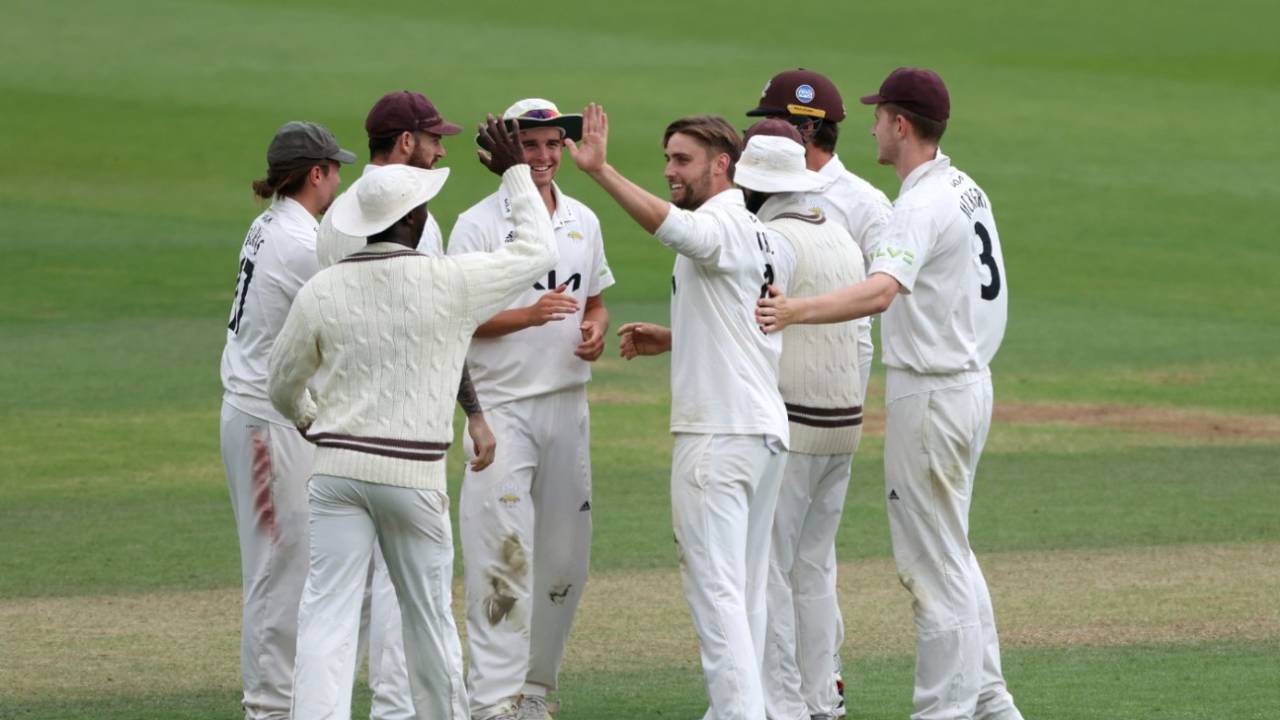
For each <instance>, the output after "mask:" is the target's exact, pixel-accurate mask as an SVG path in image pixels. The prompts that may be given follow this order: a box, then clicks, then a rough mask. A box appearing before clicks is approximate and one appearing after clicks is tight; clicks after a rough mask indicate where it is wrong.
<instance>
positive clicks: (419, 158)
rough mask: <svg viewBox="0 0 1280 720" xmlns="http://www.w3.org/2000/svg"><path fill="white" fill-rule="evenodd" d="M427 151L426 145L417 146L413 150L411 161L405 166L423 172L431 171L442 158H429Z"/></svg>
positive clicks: (419, 144) (420, 143)
mask: <svg viewBox="0 0 1280 720" xmlns="http://www.w3.org/2000/svg"><path fill="white" fill-rule="evenodd" d="M425 151H426V143H422V142H419V143H418V144H417V146H416V147H414V148H413V154H412V155H410V156H409V161H408V162H406V163H405V164H406V165H408V166H409V167H416V168H419V169H421V170H430V169H431V168H432V167H433V166H434V165H435V164H436V161H437V160H439V159H440V158H439V157H438V156H437V157H434V158H428V156H427V153H426V152H425Z"/></svg>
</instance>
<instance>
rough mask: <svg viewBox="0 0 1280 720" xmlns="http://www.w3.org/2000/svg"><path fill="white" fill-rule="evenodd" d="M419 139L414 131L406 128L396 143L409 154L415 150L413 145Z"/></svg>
mask: <svg viewBox="0 0 1280 720" xmlns="http://www.w3.org/2000/svg"><path fill="white" fill-rule="evenodd" d="M417 140H418V139H417V138H416V137H414V136H413V133H411V132H409V131H408V130H405V131H404V132H402V133H400V141H399V142H398V143H396V144H397V145H399V146H400V149H401V150H403V151H404V154H405V155H409V154H411V153H412V152H413V146H414V144H416V143H417Z"/></svg>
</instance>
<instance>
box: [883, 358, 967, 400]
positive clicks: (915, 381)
mask: <svg viewBox="0 0 1280 720" xmlns="http://www.w3.org/2000/svg"><path fill="white" fill-rule="evenodd" d="M990 377H991V368H989V367H984V368H980V369H978V370H964V371H961V372H958V373H947V374H945V375H927V374H924V373H918V372H915V371H913V370H904V369H902V368H887V369H886V372H885V375H884V402H885V404H886V405H887V404H889V403H891V402H893V401H894V400H897V399H899V398H904V397H906V396H908V395H918V394H920V393H923V392H932V391H934V390H943V389H945V388H951V387H963V386H965V385H972V384H974V383H976V382H982V381H983V380H986V379H988V378H990Z"/></svg>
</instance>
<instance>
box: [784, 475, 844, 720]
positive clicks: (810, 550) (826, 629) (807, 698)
mask: <svg viewBox="0 0 1280 720" xmlns="http://www.w3.org/2000/svg"><path fill="white" fill-rule="evenodd" d="M852 462H853V454H852V453H844V454H840V455H809V454H805V453H794V452H788V453H787V456H786V467H785V469H784V471H783V474H782V487H781V489H780V490H779V492H778V507H777V509H776V510H775V511H774V516H773V545H772V548H771V549H770V552H769V588H768V604H769V635H768V643H767V644H766V645H765V652H764V679H763V681H764V692H765V703H766V707H767V709H768V711H769V713H768V714H769V718H770V720H809V716H810V715H833V714H834V713H835V709H836V704H837V703H838V701H839V700H838V696H837V695H836V687H835V683H834V682H833V681H832V678H831V661H832V658H833V657H835V656H836V655H837V654H838V653H839V651H840V647H839V645H838V644H837V643H838V642H839V638H838V636H837V632H838V630H839V628H837V626H836V618H838V617H839V612H840V611H839V606H838V604H837V603H836V546H835V540H836V532H837V531H838V530H839V529H840V516H841V514H842V513H843V512H844V499H845V493H846V492H847V491H848V489H849V468H850V464H851V463H852Z"/></svg>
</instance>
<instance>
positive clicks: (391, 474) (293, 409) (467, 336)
mask: <svg viewBox="0 0 1280 720" xmlns="http://www.w3.org/2000/svg"><path fill="white" fill-rule="evenodd" d="M502 182H503V187H504V189H505V190H506V191H507V192H508V193H509V194H510V196H511V199H512V212H513V215H514V217H515V221H516V222H515V238H514V240H513V241H512V242H511V243H509V244H507V245H506V246H505V247H503V248H502V249H501V250H499V251H497V252H494V253H473V254H470V255H463V256H458V257H429V256H427V255H423V254H421V253H419V252H417V251H415V250H412V249H409V248H407V247H404V246H401V245H396V244H393V243H374V244H370V245H369V246H368V247H367V249H366V250H364V251H362V252H358V253H356V254H354V255H349V256H347V257H346V258H344V259H343V260H342V261H340V262H338V263H337V264H336V265H334V266H333V267H331V268H328V269H326V270H323V271H321V272H320V273H318V274H317V275H316V276H315V277H314V278H312V279H311V281H310V282H308V283H307V284H306V285H304V286H303V288H302V290H300V291H299V292H298V296H297V298H296V299H295V300H294V303H293V308H292V310H290V312H289V317H288V319H287V320H286V321H285V324H284V327H283V328H282V329H281V331H280V336H279V337H278V338H277V339H276V343H275V348H274V349H273V351H272V353H271V382H270V395H271V402H272V403H273V404H274V405H275V407H276V408H277V409H278V410H279V411H280V412H281V414H283V415H284V416H285V417H287V418H289V419H290V420H291V421H292V422H293V423H294V424H295V425H297V426H299V427H308V426H309V429H308V432H307V436H308V438H309V439H311V440H312V442H314V443H315V444H316V445H317V450H316V459H315V472H316V473H317V474H326V475H335V476H338V477H347V478H352V479H355V480H362V481H365V482H373V483H381V484H386V485H397V486H402V487H413V488H425V489H435V490H443V489H444V488H445V466H444V462H443V459H444V453H445V450H446V449H447V448H448V447H449V443H450V441H451V440H452V438H453V402H454V397H455V395H456V394H457V388H458V381H459V379H460V378H461V375H462V363H463V359H464V357H465V356H466V352H467V345H468V343H469V342H470V340H471V335H472V333H473V332H475V329H476V327H477V326H479V325H480V324H481V323H483V322H485V321H486V320H488V319H489V318H491V317H492V316H493V315H494V314H496V313H497V312H498V311H499V310H501V309H502V308H504V307H506V306H507V304H508V303H510V302H511V300H512V298H514V297H515V296H516V295H517V294H518V293H520V292H521V291H523V290H524V289H525V288H526V287H528V286H529V284H530V283H532V282H533V280H534V279H535V278H537V277H539V276H541V275H543V274H545V273H546V272H547V271H548V270H549V269H551V267H552V266H554V265H555V262H556V260H557V251H556V243H555V236H554V233H553V232H552V229H551V222H550V219H549V218H548V217H547V213H546V210H545V208H544V207H543V205H542V201H541V199H540V198H539V196H538V193H537V189H536V187H535V186H534V184H533V180H532V179H531V178H530V175H529V166H528V165H517V166H515V167H513V168H511V169H510V170H508V171H507V172H506V173H505V174H504V175H503V179H502ZM318 370H322V371H323V374H324V381H323V382H322V383H321V385H320V387H319V389H318V391H317V392H316V394H315V397H314V398H313V397H312V395H311V393H310V392H309V391H308V390H307V382H308V380H310V379H311V377H312V376H313V375H315V374H316V372H317V371H318Z"/></svg>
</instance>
